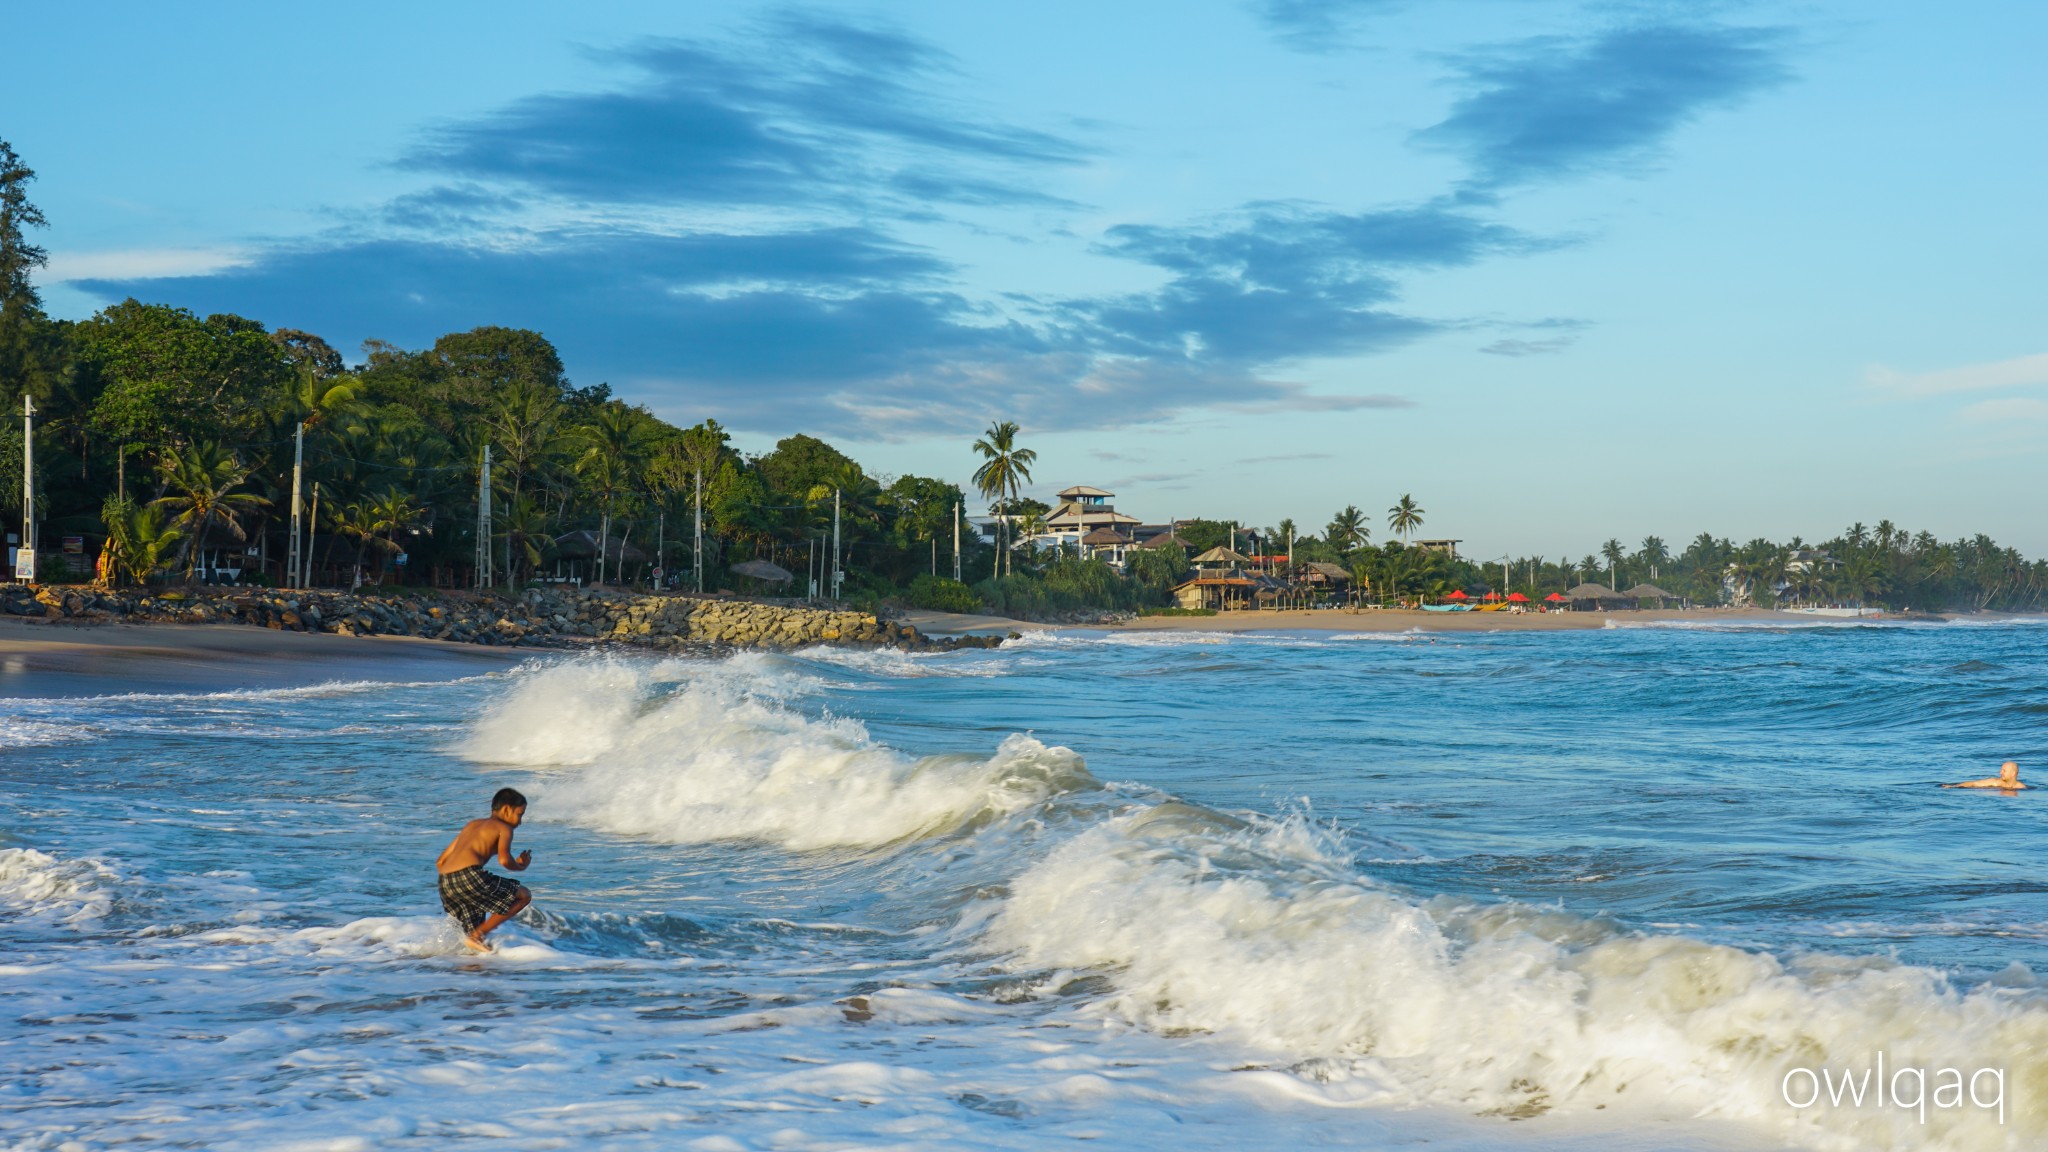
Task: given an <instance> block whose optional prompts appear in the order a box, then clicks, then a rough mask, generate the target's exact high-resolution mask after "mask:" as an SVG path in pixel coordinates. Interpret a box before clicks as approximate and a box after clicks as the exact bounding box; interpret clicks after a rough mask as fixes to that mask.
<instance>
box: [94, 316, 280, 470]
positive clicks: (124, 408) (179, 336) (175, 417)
mask: <svg viewBox="0 0 2048 1152" xmlns="http://www.w3.org/2000/svg"><path fill="white" fill-rule="evenodd" d="M81 331H82V334H83V337H84V342H85V349H86V352H87V354H88V355H89V356H90V357H91V358H92V360H93V362H94V364H95V366H96V367H97V369H98V370H99V371H100V372H101V373H102V374H103V375H104V376H105V378H106V388H105V390H104V391H102V392H101V393H100V395H99V399H98V400H97V401H96V402H95V403H94V406H93V413H92V420H93V424H94V426H95V427H97V428H98V429H99V430H100V431H102V432H105V433H107V434H108V435H110V436H112V437H114V438H115V439H116V440H117V441H121V442H128V443H138V444H153V445H159V446H173V447H175V446H179V445H184V444H188V443H191V442H193V441H196V440H202V439H212V438H216V437H227V438H230V439H235V438H239V439H242V440H243V441H244V442H246V441H247V440H248V439H253V438H255V436H254V434H255V432H256V431H257V426H258V424H259V423H260V422H261V419H262V416H263V412H264V410H265V409H266V407H268V406H269V404H270V403H271V402H272V401H273V400H274V399H275V398H276V397H277V396H279V395H281V394H282V393H283V391H284V389H283V387H282V385H283V383H284V382H285V381H286V380H288V379H290V378H291V366H290V363H289V362H288V361H287V360H286V359H285V356H284V353H283V351H282V350H281V349H280V348H279V347H278V345H276V344H274V343H272V342H271V340H270V337H269V335H268V334H267V333H266V332H265V331H264V330H263V325H261V324H258V323H256V322H255V321H253V320H246V319H243V318H242V317H240V316H234V315H229V314H225V313H223V314H218V315H213V316H208V317H206V318H205V319H204V320H202V319H200V318H199V317H198V316H195V315H193V314H192V313H191V312H190V311H187V310H186V309H183V308H172V307H169V306H167V305H162V304H143V303H141V302H139V301H136V300H133V299H130V300H127V301H124V302H122V303H120V304H116V305H114V306H113V307H111V308H107V309H105V310H103V311H101V312H100V313H99V314H98V315H96V316H94V317H93V318H92V319H91V320H89V321H87V322H86V323H85V324H84V325H82V326H81Z"/></svg>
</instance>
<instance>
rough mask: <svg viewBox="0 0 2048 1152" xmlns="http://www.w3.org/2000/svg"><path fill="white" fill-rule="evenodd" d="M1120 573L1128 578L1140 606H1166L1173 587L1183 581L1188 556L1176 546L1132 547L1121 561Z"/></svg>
mask: <svg viewBox="0 0 2048 1152" xmlns="http://www.w3.org/2000/svg"><path fill="white" fill-rule="evenodd" d="M1124 570H1125V572H1126V573H1127V574H1128V575H1129V577H1130V580H1131V584H1132V585H1133V587H1134V589H1135V591H1136V597H1135V599H1136V601H1137V603H1140V604H1167V603H1170V602H1171V601H1172V599H1173V588H1174V586H1175V585H1176V584H1179V583H1180V582H1181V581H1182V580H1183V579H1185V578H1186V576H1187V572H1188V554H1187V552H1186V551H1184V550H1182V549H1181V548H1180V546H1179V545H1172V546H1169V547H1166V548H1134V549H1132V550H1131V551H1130V552H1128V553H1127V554H1126V556H1125V559H1124Z"/></svg>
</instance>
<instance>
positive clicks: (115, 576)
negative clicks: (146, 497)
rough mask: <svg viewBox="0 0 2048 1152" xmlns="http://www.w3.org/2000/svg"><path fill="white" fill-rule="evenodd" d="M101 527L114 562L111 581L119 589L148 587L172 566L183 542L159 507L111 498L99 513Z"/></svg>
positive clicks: (180, 534) (110, 574) (175, 526)
mask: <svg viewBox="0 0 2048 1152" xmlns="http://www.w3.org/2000/svg"><path fill="white" fill-rule="evenodd" d="M100 523H101V525H102V526H103V527H104V528H105V529H106V532H107V544H108V547H109V551H110V552H111V555H112V561H113V570H112V571H111V572H110V573H108V578H109V579H110V580H112V581H113V582H114V583H115V584H117V585H118V584H143V583H147V582H148V581H149V579H150V578H151V577H152V576H155V575H156V574H157V573H159V572H161V571H162V570H163V569H164V568H165V567H166V566H167V565H168V564H169V563H170V558H171V554H172V550H173V549H175V548H176V547H177V546H178V542H179V541H180V540H182V539H183V538H184V533H183V532H182V531H180V530H179V528H178V526H177V525H176V524H174V523H172V522H171V521H170V517H169V513H168V512H167V511H166V510H165V509H164V508H163V507H162V506H161V505H157V504H142V505H138V504H136V503H135V502H134V501H132V500H120V499H116V498H114V497H111V496H110V497H108V498H107V502H106V505H105V506H104V507H103V508H102V509H101V510H100Z"/></svg>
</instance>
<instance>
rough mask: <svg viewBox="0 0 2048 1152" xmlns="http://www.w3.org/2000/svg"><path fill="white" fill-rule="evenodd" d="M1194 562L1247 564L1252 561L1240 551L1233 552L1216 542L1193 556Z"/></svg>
mask: <svg viewBox="0 0 2048 1152" xmlns="http://www.w3.org/2000/svg"><path fill="white" fill-rule="evenodd" d="M1194 562H1195V563H1197V564H1249V563H1251V562H1252V558H1251V557H1249V556H1246V555H1245V554H1243V553H1242V552H1234V551H1232V550H1231V549H1229V548H1225V547H1224V546H1223V545H1221V544H1218V545H1217V546H1215V547H1214V548H1211V549H1209V550H1208V551H1207V552H1204V553H1202V554H1201V555H1200V556H1197V557H1195V560H1194Z"/></svg>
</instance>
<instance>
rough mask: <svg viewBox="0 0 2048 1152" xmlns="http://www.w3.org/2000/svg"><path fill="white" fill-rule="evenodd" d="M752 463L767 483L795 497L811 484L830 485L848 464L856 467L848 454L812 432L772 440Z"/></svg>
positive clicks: (815, 485)
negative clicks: (771, 447) (772, 444)
mask: <svg viewBox="0 0 2048 1152" xmlns="http://www.w3.org/2000/svg"><path fill="white" fill-rule="evenodd" d="M755 463H756V466H757V467H758V468H759V469H760V472H761V476H762V478H763V479H764V480H766V481H767V482H768V485H769V487H771V488H773V489H774V490H775V491H776V492H779V493H783V494H785V495H788V496H794V497H798V498H803V497H807V496H808V495H809V494H810V493H811V491H812V490H813V489H815V488H818V487H821V486H830V484H831V483H832V478H833V477H834V476H837V475H840V474H842V473H844V472H845V471H846V470H847V469H849V468H850V469H853V470H854V471H859V470H860V465H858V464H855V463H854V462H853V458H852V457H850V456H847V455H846V454H845V453H843V452H841V451H840V450H839V449H837V448H834V447H832V446H831V445H830V444H827V443H825V442H824V441H823V440H820V439H818V438H817V437H815V436H805V435H802V434H801V433H799V434H798V435H795V436H786V437H784V438H783V439H781V440H778V441H776V443H775V450H774V451H773V452H770V453H768V454H767V455H766V456H763V457H761V458H760V459H759V460H758V461H756V462H755Z"/></svg>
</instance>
